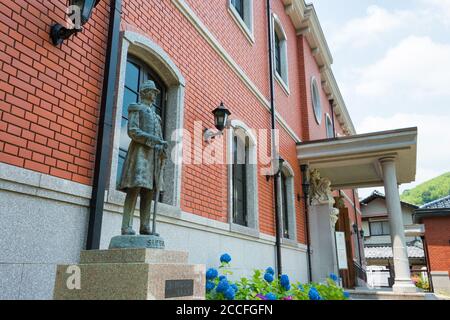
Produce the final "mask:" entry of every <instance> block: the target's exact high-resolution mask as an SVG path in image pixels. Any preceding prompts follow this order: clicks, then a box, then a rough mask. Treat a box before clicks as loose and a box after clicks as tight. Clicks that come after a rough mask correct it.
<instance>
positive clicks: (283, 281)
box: [280, 274, 291, 290]
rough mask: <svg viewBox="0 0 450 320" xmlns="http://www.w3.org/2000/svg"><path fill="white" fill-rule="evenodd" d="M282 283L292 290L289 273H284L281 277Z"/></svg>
mask: <svg viewBox="0 0 450 320" xmlns="http://www.w3.org/2000/svg"><path fill="white" fill-rule="evenodd" d="M280 284H281V286H282V287H283V288H284V289H286V290H290V289H291V283H290V281H289V277H288V276H287V275H285V274H283V275H282V276H281V277H280Z"/></svg>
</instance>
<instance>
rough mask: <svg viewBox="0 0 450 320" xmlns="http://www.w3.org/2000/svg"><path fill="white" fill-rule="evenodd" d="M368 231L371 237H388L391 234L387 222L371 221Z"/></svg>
mask: <svg viewBox="0 0 450 320" xmlns="http://www.w3.org/2000/svg"><path fill="white" fill-rule="evenodd" d="M369 229H370V235H371V236H388V235H390V234H391V229H390V226H389V221H371V222H370V223H369Z"/></svg>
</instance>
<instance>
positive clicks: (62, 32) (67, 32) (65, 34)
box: [50, 23, 83, 46]
mask: <svg viewBox="0 0 450 320" xmlns="http://www.w3.org/2000/svg"><path fill="white" fill-rule="evenodd" d="M82 30H83V28H81V27H80V28H73V29H68V28H66V27H64V26H62V25H60V24H59V23H58V24H54V25H53V26H52V28H51V30H50V37H51V39H52V43H53V45H55V46H59V45H61V44H62V43H63V41H64V40H66V39H69V38H70V37H71V36H72V35H74V34H76V33H78V32H81V31H82Z"/></svg>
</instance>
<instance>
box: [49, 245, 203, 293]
mask: <svg viewBox="0 0 450 320" xmlns="http://www.w3.org/2000/svg"><path fill="white" fill-rule="evenodd" d="M54 299H55V300H164V299H173V300H202V299H205V266H204V265H190V264H188V254H187V253H186V252H178V251H166V250H158V249H113V250H111V249H110V250H99V251H82V252H81V258H80V264H78V265H72V266H69V265H60V266H58V268H57V273H56V281H55V290H54Z"/></svg>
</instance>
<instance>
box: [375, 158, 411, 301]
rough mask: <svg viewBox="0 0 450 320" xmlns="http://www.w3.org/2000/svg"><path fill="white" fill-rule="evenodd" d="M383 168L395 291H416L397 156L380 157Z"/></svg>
mask: <svg viewBox="0 0 450 320" xmlns="http://www.w3.org/2000/svg"><path fill="white" fill-rule="evenodd" d="M380 164H381V167H382V169H383V179H384V189H385V193H386V206H387V210H388V215H389V223H390V228H391V238H392V252H393V257H394V270H395V282H394V287H393V289H394V292H416V291H417V288H416V286H415V285H414V283H413V282H412V280H411V273H410V269H409V260H408V251H407V247H406V240H405V229H404V225H403V217H402V209H401V205H400V195H399V191H398V184H397V172H396V167H395V158H394V157H387V158H382V159H380Z"/></svg>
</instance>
